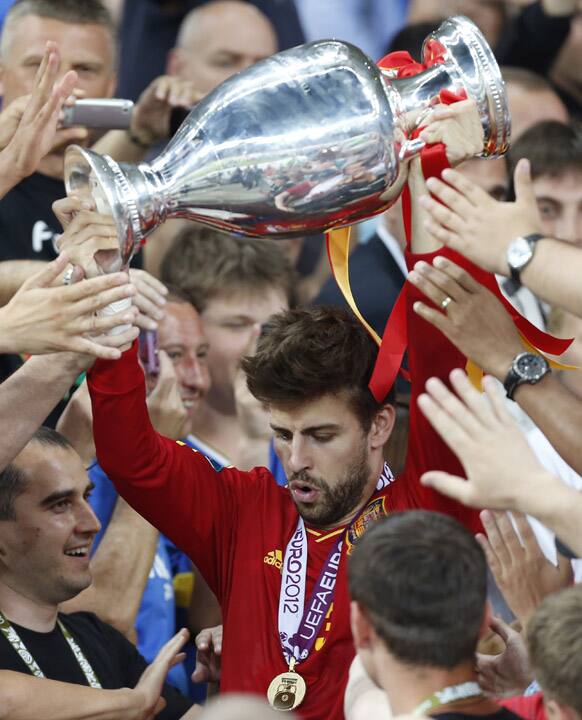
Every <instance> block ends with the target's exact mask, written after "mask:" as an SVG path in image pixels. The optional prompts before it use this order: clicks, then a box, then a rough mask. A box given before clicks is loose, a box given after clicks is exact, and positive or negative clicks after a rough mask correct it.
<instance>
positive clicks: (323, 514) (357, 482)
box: [289, 440, 370, 528]
mask: <svg viewBox="0 0 582 720" xmlns="http://www.w3.org/2000/svg"><path fill="white" fill-rule="evenodd" d="M369 479H370V464H369V462H368V449H367V446H366V442H365V440H364V441H362V442H361V444H360V446H359V447H358V449H357V453H356V456H355V458H354V460H353V461H352V462H351V463H350V464H349V465H348V467H347V469H346V471H345V473H344V475H343V477H342V479H341V480H340V482H338V483H337V484H336V485H335V486H333V487H332V486H330V485H329V484H328V483H327V482H325V480H323V479H322V478H316V477H313V476H312V475H310V474H309V473H308V472H306V471H304V470H302V471H301V472H299V473H294V474H293V475H292V476H291V477H290V478H289V480H299V481H302V480H303V481H304V482H308V483H309V484H311V485H313V487H316V488H317V489H318V490H319V491H320V492H321V495H322V497H321V499H319V500H318V502H317V503H315V504H312V505H310V504H304V503H298V502H296V501H294V502H295V506H296V508H297V511H298V512H299V514H300V515H301V517H302V518H303V519H304V520H305V522H307V523H309V524H310V525H315V526H316V527H318V526H319V527H324V528H326V527H333V526H334V525H336V524H337V523H338V522H339V521H340V520H342V519H344V518H346V517H348V516H349V515H350V512H351V511H355V510H356V508H357V507H358V505H359V504H360V503H361V501H362V495H363V492H364V489H365V487H366V485H367V484H368V481H369Z"/></svg>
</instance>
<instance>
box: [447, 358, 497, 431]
mask: <svg viewBox="0 0 582 720" xmlns="http://www.w3.org/2000/svg"><path fill="white" fill-rule="evenodd" d="M449 377H450V380H451V385H452V386H453V389H454V390H455V392H456V393H457V395H458V396H459V398H460V399H461V400H462V401H463V403H464V412H463V415H462V417H463V419H464V422H468V418H469V415H470V416H471V418H472V420H473V421H474V420H477V421H478V422H477V423H475V422H471V424H470V427H471V429H472V432H473V437H474V438H477V437H479V436H481V435H482V433H483V430H484V428H487V427H490V428H496V427H497V421H496V418H495V416H494V414H493V412H492V410H491V406H490V403H489V400H488V399H487V398H486V397H484V396H483V394H482V393H480V392H479V391H478V390H477V389H476V388H475V387H474V386H473V384H472V383H471V381H470V380H469V378H468V377H467V373H465V372H464V371H463V370H459V369H455V370H453V371H452V372H451V374H450V376H449ZM457 417H458V418H459V421H460V418H461V415H460V414H458V415H457ZM467 427H469V425H467Z"/></svg>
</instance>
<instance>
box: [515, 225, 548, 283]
mask: <svg viewBox="0 0 582 720" xmlns="http://www.w3.org/2000/svg"><path fill="white" fill-rule="evenodd" d="M543 237H544V236H543V235H542V234H541V233H532V234H531V235H521V236H520V237H517V238H515V240H512V241H511V242H510V243H509V245H508V247H507V250H506V251H505V258H506V260H507V264H508V265H509V272H510V273H511V279H512V280H513V281H514V282H515V283H517V285H518V286H519V285H521V278H520V275H521V271H522V270H523V269H524V268H525V267H526V265H528V263H529V262H530V261H531V259H532V258H533V254H534V250H535V246H536V243H537V241H538V240H541V239H542V238H543Z"/></svg>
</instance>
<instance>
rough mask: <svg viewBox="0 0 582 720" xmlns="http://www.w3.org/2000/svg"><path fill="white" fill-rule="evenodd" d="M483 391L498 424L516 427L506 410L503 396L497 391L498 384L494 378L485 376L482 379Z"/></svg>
mask: <svg viewBox="0 0 582 720" xmlns="http://www.w3.org/2000/svg"><path fill="white" fill-rule="evenodd" d="M482 384H483V391H484V393H485V395H486V396H487V399H488V400H489V403H490V405H491V408H492V411H493V415H494V416H495V420H496V421H497V422H498V423H501V424H503V425H506V426H507V425H509V426H511V427H512V428H515V427H516V423H515V420H514V419H513V418H512V417H511V415H510V413H509V410H508V409H507V401H506V398H505V395H504V394H503V393H502V392H501V390H500V389H499V383H498V382H497V380H496V379H495V378H494V377H491V376H490V375H487V376H485V377H484V378H483V383H482Z"/></svg>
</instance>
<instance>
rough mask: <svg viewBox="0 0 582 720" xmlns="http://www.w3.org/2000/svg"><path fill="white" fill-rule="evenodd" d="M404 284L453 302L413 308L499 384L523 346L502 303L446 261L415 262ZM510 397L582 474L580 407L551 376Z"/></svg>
mask: <svg viewBox="0 0 582 720" xmlns="http://www.w3.org/2000/svg"><path fill="white" fill-rule="evenodd" d="M409 280H410V282H412V283H413V284H414V285H415V286H416V287H417V288H418V289H419V290H420V291H421V292H422V293H423V296H424V297H423V299H425V298H429V299H430V300H431V301H432V302H433V303H434V304H435V305H436V306H438V305H439V303H440V302H441V301H442V299H443V298H444V297H446V296H449V297H452V298H453V302H452V303H451V304H450V305H449V306H448V308H447V310H446V312H441V311H439V310H437V309H436V308H433V307H428V306H427V305H426V303H424V302H419V303H417V304H416V305H415V308H414V309H415V312H416V313H418V315H420V316H421V317H423V318H424V319H425V320H427V321H428V322H429V323H430V324H431V325H432V326H433V327H435V328H437V329H438V330H439V331H440V332H441V333H443V334H444V335H445V336H446V337H447V338H448V339H449V340H450V341H451V342H452V343H453V344H454V345H455V346H456V347H458V348H459V350H460V351H461V352H462V353H463V354H464V355H465V356H466V357H469V358H471V360H473V362H475V363H476V364H477V365H478V366H479V367H481V368H483V369H484V370H485V372H486V373H489V374H490V375H493V376H494V377H496V378H497V379H498V380H500V381H501V382H503V381H504V380H505V376H506V375H507V372H508V371H509V368H510V366H511V363H512V361H513V358H514V357H515V356H516V355H517V354H518V353H520V352H524V346H523V343H522V342H521V340H520V337H519V335H518V332H517V330H516V328H515V326H514V324H513V321H512V320H511V319H510V317H509V315H508V314H507V312H506V311H505V309H504V308H503V306H502V304H501V302H500V301H499V300H498V299H497V298H496V297H495V296H494V295H493V294H492V293H491V292H490V291H489V290H487V289H486V288H485V287H483V286H482V285H481V284H480V283H478V282H477V281H476V280H474V279H473V278H472V277H471V276H470V275H469V273H467V272H466V271H465V270H463V269H462V268H460V267H459V266H458V265H456V264H455V263H453V262H451V261H450V260H448V259H446V258H438V259H436V260H434V263H433V265H430V264H428V263H426V262H425V263H418V264H417V265H416V266H415V268H414V271H413V272H412V273H411V274H410V276H409ZM513 397H514V400H515V401H516V402H517V403H518V404H519V405H520V407H521V408H523V410H525V412H526V413H527V414H528V415H529V416H530V418H531V419H532V420H533V421H534V423H535V424H536V425H537V426H538V427H539V428H540V429H541V430H542V432H543V433H544V435H546V437H547V438H548V440H549V441H550V443H551V444H552V445H553V446H554V447H555V448H556V450H557V452H558V454H559V455H561V456H562V458H563V459H564V460H565V461H566V462H567V463H568V464H569V465H571V466H572V467H573V468H574V469H575V470H576V471H577V472H581V471H582V458H581V457H580V440H579V433H578V428H579V427H580V423H582V402H580V400H579V399H578V398H577V397H576V396H574V395H573V394H572V393H571V392H570V390H568V389H567V388H566V387H565V386H564V385H563V384H562V383H561V382H560V380H559V379H558V378H557V377H556V376H555V375H554V374H552V373H549V374H548V375H546V376H545V377H544V378H543V379H542V380H541V381H540V382H539V383H537V384H536V385H530V384H528V383H524V384H523V385H520V386H519V387H518V388H517V390H516V391H515V393H514V396H513Z"/></svg>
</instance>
